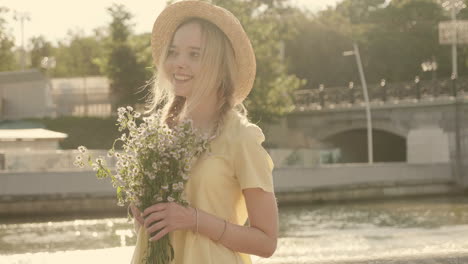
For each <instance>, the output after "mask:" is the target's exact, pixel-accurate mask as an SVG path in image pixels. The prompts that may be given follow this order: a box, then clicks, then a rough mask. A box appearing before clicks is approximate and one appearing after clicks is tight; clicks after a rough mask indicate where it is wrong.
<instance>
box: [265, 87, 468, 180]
mask: <svg viewBox="0 0 468 264" xmlns="http://www.w3.org/2000/svg"><path fill="white" fill-rule="evenodd" d="M382 85H383V86H382ZM385 86H388V85H387V84H385V83H383V84H381V85H379V86H371V87H370V89H369V94H370V99H371V107H370V108H371V119H372V136H373V153H374V162H406V163H412V164H415V163H418V164H423V163H426V164H429V163H432V164H433V163H450V164H451V166H452V172H453V173H454V175H453V176H454V177H455V178H456V179H458V180H460V181H462V180H463V171H464V172H465V176H466V177H468V175H466V174H468V93H467V92H466V91H468V89H466V88H468V82H467V80H461V81H460V80H458V82H457V80H449V81H447V80H440V81H438V82H434V81H432V82H426V83H415V84H400V85H393V86H390V88H389V87H387V88H385ZM353 89H360V88H356V87H352V86H351V88H349V87H348V88H326V89H325V88H324V87H323V86H322V87H320V88H319V89H311V90H301V91H298V92H297V93H296V94H295V101H296V107H295V110H294V111H292V112H291V113H289V114H288V115H286V116H285V117H284V118H283V119H282V120H280V122H279V123H278V124H275V125H271V126H267V127H266V129H265V130H266V134H267V139H268V142H266V145H267V146H269V147H282V148H283V147H284V148H306V149H314V150H325V151H326V150H336V151H338V153H339V155H338V157H337V158H336V159H334V160H333V161H332V162H330V163H365V162H367V161H368V158H367V155H368V154H367V121H366V113H365V107H364V103H363V100H362V93H360V92H359V93H358V91H360V90H355V91H353V92H352V93H351V92H350V91H349V90H353ZM378 89H380V90H378ZM385 89H386V90H385ZM382 91H383V92H382ZM350 93H351V95H350ZM356 94H358V95H359V96H356ZM467 182H468V180H467Z"/></svg>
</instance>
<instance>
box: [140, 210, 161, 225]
mask: <svg viewBox="0 0 468 264" xmlns="http://www.w3.org/2000/svg"><path fill="white" fill-rule="evenodd" d="M164 216H165V213H164V212H156V213H152V214H150V215H149V216H148V217H146V218H145V219H144V221H143V222H144V225H145V228H146V229H148V228H149V227H150V226H151V225H152V224H153V223H154V222H157V221H159V220H161V219H163V218H164Z"/></svg>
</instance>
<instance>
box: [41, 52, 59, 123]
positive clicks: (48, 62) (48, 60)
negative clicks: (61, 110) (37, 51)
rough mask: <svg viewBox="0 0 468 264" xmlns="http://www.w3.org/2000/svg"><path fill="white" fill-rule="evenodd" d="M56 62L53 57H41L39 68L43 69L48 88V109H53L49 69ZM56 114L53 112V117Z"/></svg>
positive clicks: (53, 66)
mask: <svg viewBox="0 0 468 264" xmlns="http://www.w3.org/2000/svg"><path fill="white" fill-rule="evenodd" d="M56 64H57V62H56V60H55V57H43V58H42V60H41V67H42V68H44V69H45V75H46V78H47V86H48V93H49V94H48V95H47V100H48V101H47V104H48V106H49V107H50V108H53V107H54V103H53V100H52V96H53V94H52V82H51V81H50V76H49V69H53V68H55V66H56ZM56 114H57V113H56V112H55V113H54V115H56Z"/></svg>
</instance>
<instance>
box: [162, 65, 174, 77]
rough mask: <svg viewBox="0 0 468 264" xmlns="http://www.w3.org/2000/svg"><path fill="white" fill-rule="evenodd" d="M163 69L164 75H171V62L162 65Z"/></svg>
mask: <svg viewBox="0 0 468 264" xmlns="http://www.w3.org/2000/svg"><path fill="white" fill-rule="evenodd" d="M163 68H164V72H165V73H166V75H167V76H170V75H172V69H173V66H172V63H171V62H169V61H166V63H164V66H163Z"/></svg>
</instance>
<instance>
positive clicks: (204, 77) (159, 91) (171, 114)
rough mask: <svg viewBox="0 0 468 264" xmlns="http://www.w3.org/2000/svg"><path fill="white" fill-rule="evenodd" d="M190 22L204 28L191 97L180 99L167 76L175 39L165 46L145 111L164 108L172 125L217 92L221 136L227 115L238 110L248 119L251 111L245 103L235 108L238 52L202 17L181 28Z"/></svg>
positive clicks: (220, 32)
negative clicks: (169, 56)
mask: <svg viewBox="0 0 468 264" xmlns="http://www.w3.org/2000/svg"><path fill="white" fill-rule="evenodd" d="M189 23H197V24H199V25H200V27H201V33H202V41H203V43H204V46H203V47H202V51H201V70H200V73H199V75H198V76H197V78H195V79H194V88H193V89H192V93H191V98H190V100H189V101H188V102H186V99H185V97H182V96H176V95H175V94H174V92H173V90H172V84H171V83H170V81H169V79H170V78H169V76H166V73H165V72H164V70H163V65H164V63H165V60H166V57H167V52H168V50H169V46H170V45H171V42H172V40H171V42H170V43H168V45H167V46H166V47H163V50H162V54H163V55H162V56H161V59H160V61H159V65H157V68H158V69H159V70H158V71H157V72H156V74H155V76H154V79H153V80H154V85H153V89H152V90H151V92H150V99H149V100H147V105H146V108H149V110H148V111H145V112H144V114H149V113H153V112H154V111H156V110H158V109H162V113H163V118H162V120H164V121H165V122H166V123H167V124H168V125H169V126H172V125H174V124H175V123H177V122H178V121H180V120H182V118H184V117H185V116H186V115H187V113H189V112H191V111H193V110H194V109H195V108H196V107H197V106H198V104H200V103H201V102H203V98H204V97H206V96H207V95H208V94H210V93H212V92H216V97H217V106H216V111H218V114H217V116H218V117H219V118H218V120H216V124H217V125H216V133H218V132H219V129H220V128H221V127H222V123H223V121H224V117H225V114H226V113H227V112H228V111H229V110H231V109H234V110H235V111H236V112H237V113H239V114H240V115H241V116H243V117H244V118H246V117H247V110H246V108H245V107H244V105H243V104H242V103H240V104H237V105H235V106H234V105H233V104H234V89H235V87H236V80H237V74H238V68H237V64H236V60H235V54H234V50H233V48H232V46H231V42H230V41H229V39H228V38H227V37H226V35H225V34H224V33H223V32H222V31H221V30H220V29H219V28H218V27H217V26H215V25H214V24H212V23H211V22H209V21H206V20H203V19H200V18H189V19H188V20H186V21H184V22H183V23H181V24H180V25H179V26H178V28H177V29H179V28H180V27H181V26H183V25H186V24H189ZM176 31H177V30H176ZM174 34H175V32H174Z"/></svg>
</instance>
